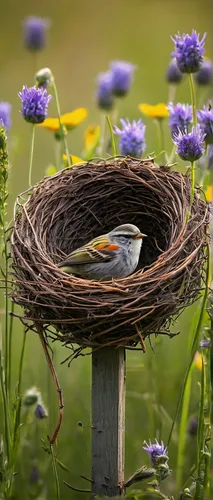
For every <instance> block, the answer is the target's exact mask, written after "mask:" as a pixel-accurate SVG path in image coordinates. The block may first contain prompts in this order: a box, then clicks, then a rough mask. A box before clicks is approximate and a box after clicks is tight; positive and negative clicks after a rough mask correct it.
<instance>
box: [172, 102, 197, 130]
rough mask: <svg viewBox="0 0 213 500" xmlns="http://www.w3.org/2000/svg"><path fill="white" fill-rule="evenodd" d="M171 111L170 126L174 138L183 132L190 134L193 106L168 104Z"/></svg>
mask: <svg viewBox="0 0 213 500" xmlns="http://www.w3.org/2000/svg"><path fill="white" fill-rule="evenodd" d="M168 110H169V125H170V128H171V134H172V136H173V135H174V134H178V132H179V131H181V132H188V128H189V125H190V123H191V122H192V106H190V105H189V104H181V103H180V102H179V103H178V104H173V103H172V102H170V103H169V104H168Z"/></svg>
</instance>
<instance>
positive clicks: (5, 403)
mask: <svg viewBox="0 0 213 500" xmlns="http://www.w3.org/2000/svg"><path fill="white" fill-rule="evenodd" d="M4 378H5V374H4V368H3V359H2V350H1V348H0V384H1V392H2V399H3V408H4V410H3V413H4V427H5V445H6V454H7V460H8V462H9V460H10V429H9V407H8V399H7V394H6V390H5V380H4Z"/></svg>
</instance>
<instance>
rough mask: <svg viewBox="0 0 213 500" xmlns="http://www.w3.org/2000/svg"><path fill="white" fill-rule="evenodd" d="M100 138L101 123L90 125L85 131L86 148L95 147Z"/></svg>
mask: <svg viewBox="0 0 213 500" xmlns="http://www.w3.org/2000/svg"><path fill="white" fill-rule="evenodd" d="M99 139H100V125H89V127H87V129H86V130H85V133H84V146H85V149H87V150H88V149H94V148H95V147H96V146H97V144H98V142H99Z"/></svg>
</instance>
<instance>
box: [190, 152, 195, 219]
mask: <svg viewBox="0 0 213 500" xmlns="http://www.w3.org/2000/svg"><path fill="white" fill-rule="evenodd" d="M191 184H192V185H191V200H190V212H191V210H192V205H193V200H194V195H195V162H194V161H192V163H191Z"/></svg>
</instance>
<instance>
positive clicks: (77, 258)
mask: <svg viewBox="0 0 213 500" xmlns="http://www.w3.org/2000/svg"><path fill="white" fill-rule="evenodd" d="M145 236H146V234H143V233H141V232H140V230H139V229H138V227H137V226H134V225H133V224H122V225H121V226H118V227H116V228H115V229H113V230H112V231H110V232H109V233H107V234H103V235H101V236H98V237H97V238H95V239H93V240H91V241H90V242H89V243H87V244H86V245H83V246H82V247H80V248H77V250H74V251H73V252H72V253H71V254H70V255H68V256H67V258H66V259H65V260H63V261H62V262H60V263H59V264H58V267H59V268H60V269H61V270H62V271H63V272H65V273H68V274H73V275H74V276H78V277H81V278H86V279H89V280H95V281H101V280H105V281H107V280H111V279H113V278H114V279H118V278H126V276H129V274H132V273H133V271H134V270H135V269H136V267H137V265H138V261H139V256H140V251H141V246H142V242H143V238H144V237H145Z"/></svg>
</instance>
